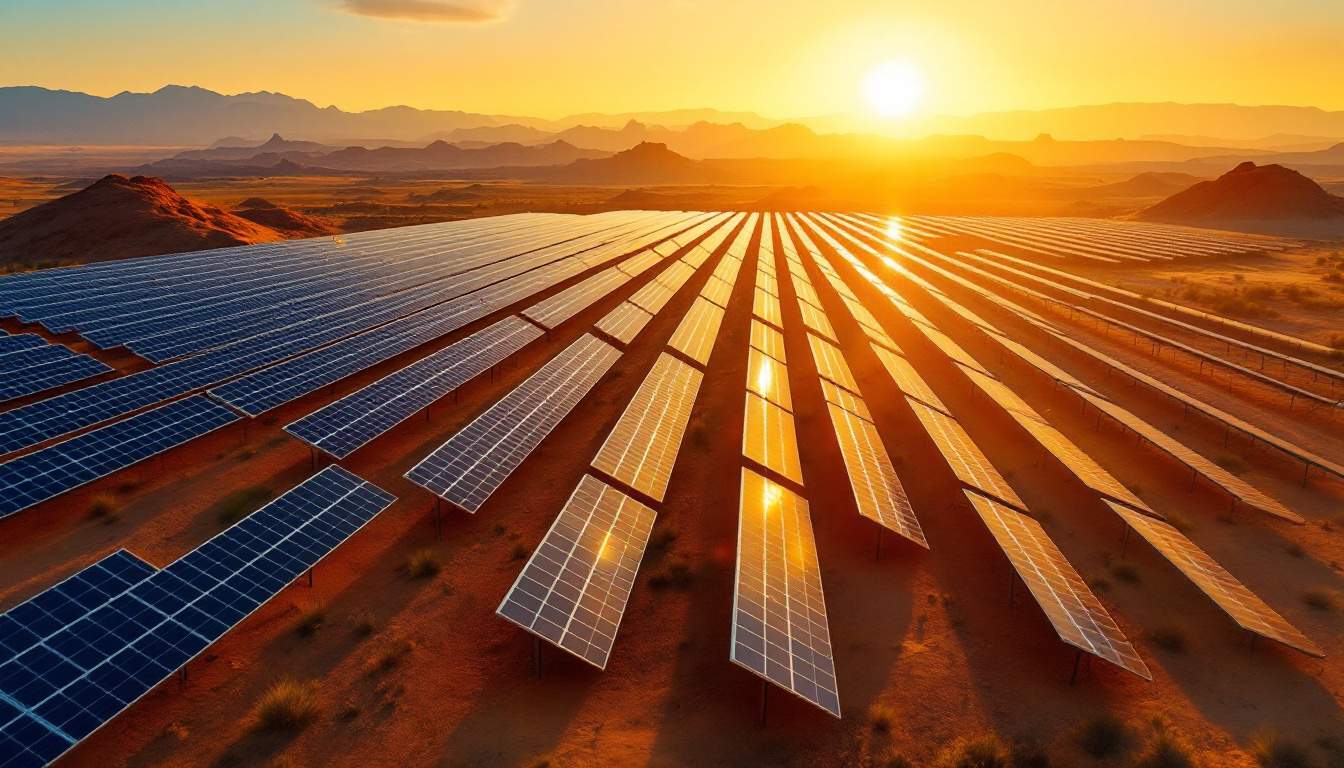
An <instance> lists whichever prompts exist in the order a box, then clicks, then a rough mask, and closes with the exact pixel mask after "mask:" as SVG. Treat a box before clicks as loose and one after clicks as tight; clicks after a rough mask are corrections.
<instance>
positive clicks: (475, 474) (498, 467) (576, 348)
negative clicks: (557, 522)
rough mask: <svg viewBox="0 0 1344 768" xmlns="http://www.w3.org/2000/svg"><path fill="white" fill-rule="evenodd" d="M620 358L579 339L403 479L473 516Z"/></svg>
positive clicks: (587, 338)
mask: <svg viewBox="0 0 1344 768" xmlns="http://www.w3.org/2000/svg"><path fill="white" fill-rule="evenodd" d="M620 356H621V353H620V352H619V351H618V350H617V349H616V348H615V347H613V346H611V345H610V344H607V343H606V342H604V341H599V340H598V339H597V337H595V336H591V335H588V334H585V335H584V336H582V337H581V338H579V339H578V340H577V341H575V342H574V343H573V344H570V345H569V346H568V347H566V348H565V349H564V350H563V351H561V352H560V353H559V354H558V355H556V356H555V357H553V358H551V360H550V361H549V362H547V363H546V364H545V365H544V366H542V367H541V368H540V369H539V370H538V371H537V372H536V373H534V374H532V375H531V376H530V377H528V379H527V380H526V381H524V382H523V383H522V384H519V385H518V386H517V387H516V388H514V389H513V390H512V391H510V392H509V393H508V394H507V395H505V396H504V397H502V398H501V399H500V400H499V401H498V402H496V403H495V404H494V405H492V406H490V408H488V409H487V410H486V411H485V412H484V413H482V414H481V415H480V416H477V417H476V419H475V420H473V421H472V422H471V423H470V424H468V425H467V426H466V427H464V428H463V429H462V430H461V431H459V432H458V433H457V434H455V435H453V436H452V437H451V438H449V439H448V441H447V442H445V443H444V444H443V445H441V446H439V447H438V448H436V449H435V450H434V451H433V452H432V453H430V454H429V455H428V456H426V457H425V458H424V459H423V460H421V462H420V463H419V464H416V465H415V466H414V467H413V468H412V469H411V471H409V472H407V473H406V477H407V478H408V479H409V480H410V481H411V482H413V483H415V484H416V485H419V486H421V487H422V488H424V489H426V490H428V491H429V492H430V493H433V494H435V495H436V496H438V497H440V498H442V499H444V500H446V501H450V502H452V503H453V504H456V505H457V506H458V507H461V508H462V509H464V510H466V511H468V512H473V513H474V512H476V511H478V510H479V509H480V508H481V505H482V504H484V503H485V501H486V499H488V498H489V497H490V494H492V493H494V492H495V489H497V488H499V486H500V485H502V484H503V483H504V480H505V479H507V478H508V476H509V474H510V473H512V472H513V470H514V469H516V468H517V467H518V465H519V464H521V463H523V460H524V459H526V458H527V457H528V455H529V454H531V453H532V450H533V449H535V448H536V447H537V445H539V444H540V443H541V441H542V440H544V439H545V438H546V436H547V435H548V434H550V432H551V430H552V429H554V428H555V426H556V425H557V424H559V423H560V421H561V420H562V419H564V418H565V416H566V415H568V414H569V412H570V411H571V410H573V408H574V406H575V405H578V402H579V401H580V400H582V399H583V396H584V395H586V394H588V391H589V390H590V389H592V388H593V386H594V385H595V384H597V381H598V379H601V378H602V376H603V375H604V374H606V372H607V371H608V370H609V369H610V368H611V366H612V365H613V364H614V363H615V362H616V359H617V358H619V357H620Z"/></svg>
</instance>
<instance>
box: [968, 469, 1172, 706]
mask: <svg viewBox="0 0 1344 768" xmlns="http://www.w3.org/2000/svg"><path fill="white" fill-rule="evenodd" d="M965 494H966V498H967V499H969V500H970V502H971V506H973V507H975V511H976V513H977V514H979V515H980V519H981V520H984V522H985V525H986V526H987V527H988V528H989V532H990V534H991V535H993V537H994V540H995V541H996V542H998V545H999V547H1000V548H1001V549H1002V550H1003V552H1004V554H1006V555H1007V556H1008V561H1009V562H1010V563H1012V565H1013V570H1015V571H1017V575H1018V576H1020V577H1022V581H1023V582H1024V583H1025V584H1026V585H1027V589H1028V590H1029V591H1030V592H1031V594H1032V597H1034V598H1036V602H1037V603H1038V604H1039V605H1040V606H1041V610H1043V611H1045V616H1046V618H1047V619H1049V620H1050V624H1051V625H1052V626H1053V627H1054V628H1055V631H1056V632H1057V633H1059V638H1060V639H1061V640H1063V641H1064V642H1066V643H1068V644H1069V645H1072V646H1073V647H1075V648H1078V649H1080V650H1082V651H1085V652H1087V653H1090V654H1092V655H1094V656H1097V657H1099V658H1102V659H1105V660H1106V661H1109V662H1111V663H1112V664H1114V665H1116V666H1118V667H1120V668H1122V669H1126V670H1128V671H1130V672H1133V673H1134V674H1136V675H1138V676H1139V677H1142V678H1143V679H1145V680H1152V679H1153V676H1152V673H1150V672H1149V671H1148V665H1146V664H1144V663H1143V659H1141V658H1139V654H1138V652H1137V651H1135V650H1134V646H1133V645H1131V644H1130V642H1129V641H1128V640H1126V639H1125V635H1124V633H1123V632H1121V631H1120V628H1119V627H1118V626H1116V623H1115V620H1114V619H1112V618H1111V616H1110V614H1109V613H1107V612H1106V608H1105V607H1103V606H1102V604H1101V601H1100V600H1098V599H1097V597H1096V595H1094V594H1092V591H1091V590H1090V589H1088V588H1087V584H1086V583H1085V582H1084V581H1083V577H1082V576H1079V575H1078V572H1077V571H1075V570H1074V569H1073V566H1072V565H1070V564H1069V561H1068V560H1067V559H1065V557H1064V553H1062V552H1060V551H1059V548H1058V547H1056V546H1055V543H1054V542H1053V541H1051V540H1050V537H1049V536H1048V535H1047V534H1046V532H1045V531H1044V530H1043V529H1042V528H1041V526H1040V523H1037V522H1036V521H1035V520H1033V519H1032V518H1031V517H1030V516H1028V515H1026V514H1023V513H1022V512H1019V511H1017V510H1015V509H1012V508H1010V507H1007V506H1004V505H1003V504H1000V503H998V502H995V501H992V500H990V499H988V498H986V497H984V496H981V495H980V494H978V493H974V492H972V491H965Z"/></svg>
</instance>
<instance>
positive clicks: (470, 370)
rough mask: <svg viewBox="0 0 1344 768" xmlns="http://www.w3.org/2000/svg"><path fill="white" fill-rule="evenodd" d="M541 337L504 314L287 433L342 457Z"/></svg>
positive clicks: (292, 426)
mask: <svg viewBox="0 0 1344 768" xmlns="http://www.w3.org/2000/svg"><path fill="white" fill-rule="evenodd" d="M541 336H542V332H541V331H540V330H539V329H538V328H537V327H536V326H534V325H532V324H531V323H528V322H525V321H523V320H521V319H519V318H517V317H512V316H510V317H506V318H504V319H503V320H500V321H499V322H497V323H495V324H493V325H491V326H489V327H487V328H483V329H481V330H480V331H477V332H476V333H473V334H472V335H470V336H468V337H467V338H465V339H463V340H461V341H459V342H456V343H454V344H450V345H448V346H447V347H444V348H443V349H441V350H439V351H438V352H435V353H433V354H431V355H428V356H427V357H424V358H421V359H420V360H417V361H416V362H414V363H411V364H410V365H408V366H406V367H405V368H402V369H401V370H399V371H396V372H395V373H391V374H388V375H387V376H384V377H383V378H381V379H379V380H378V381H376V382H374V383H372V384H370V385H368V386H367V387H364V388H363V389H360V390H359V391H357V392H353V393H351V394H349V395H346V396H345V397H343V398H341V399H339V400H335V401H333V402H332V403H330V404H328V405H326V406H323V407H322V408H319V409H318V410H316V411H314V412H312V413H310V414H308V415H307V416H304V417H303V418H301V419H298V420H296V421H294V422H292V423H290V424H288V425H287V426H286V427H285V431H286V432H289V433H290V434H292V435H294V436H295V437H297V438H299V439H300V440H303V441H304V442H306V443H308V444H309V445H312V446H313V447H314V448H318V449H320V450H322V451H324V452H326V453H328V454H330V455H332V456H335V457H336V458H338V459H344V458H345V457H347V456H349V455H350V454H352V453H354V452H355V451H356V450H358V449H359V448H360V447H362V446H364V445H366V444H368V443H369V442H370V441H372V440H373V439H375V438H377V437H378V436H380V435H382V434H384V433H385V432H387V431H388V430H390V429H392V428H393V427H395V426H396V425H398V424H400V423H401V422H403V421H405V420H406V419H408V418H410V417H411V416H412V415H414V414H416V413H418V412H420V411H421V410H423V409H424V408H427V407H428V406H429V405H430V404H432V403H434V402H435V401H436V400H438V399H440V398H442V397H443V396H445V395H447V394H448V393H449V392H452V391H453V390H455V389H457V388H458V387H460V386H462V385H463V384H465V383H467V382H468V381H471V380H472V379H473V378H475V377H477V376H479V375H481V374H482V373H484V372H485V371H487V370H489V369H490V368H491V367H492V366H494V365H497V364H499V363H500V362H502V361H503V360H504V359H506V358H507V357H509V356H510V355H512V354H513V353H514V352H517V351H518V350H519V349H522V348H523V347H524V346H526V345H527V344H528V343H529V342H531V341H534V340H535V339H538V338H540V337H541Z"/></svg>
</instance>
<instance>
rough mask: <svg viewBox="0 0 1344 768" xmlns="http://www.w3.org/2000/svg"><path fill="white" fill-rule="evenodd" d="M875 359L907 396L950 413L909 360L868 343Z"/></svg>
mask: <svg viewBox="0 0 1344 768" xmlns="http://www.w3.org/2000/svg"><path fill="white" fill-rule="evenodd" d="M869 346H871V347H872V348H873V352H874V353H875V354H876V355H877V359H878V360H880V361H882V367H884V368H886V369H887V373H888V374H889V375H890V376H891V380H892V381H894V382H896V386H897V387H898V388H899V389H900V390H901V391H902V392H904V393H905V394H906V396H907V397H913V398H914V399H916V400H919V401H921V402H923V403H924V404H925V405H929V406H932V407H934V408H937V409H938V410H940V411H942V412H943V413H946V414H949V415H950V414H951V411H949V410H948V407H947V406H946V405H943V401H942V400H939V399H938V395H936V394H934V393H933V389H932V388H930V387H929V385H928V383H926V382H925V381H924V378H923V377H922V376H920V375H919V373H917V372H916V371H915V367H914V366H913V365H911V364H910V361H909V360H906V359H905V358H904V357H901V356H900V355H898V354H896V353H895V352H892V351H891V350H888V349H886V348H885V347H881V346H878V345H876V344H870V345H869Z"/></svg>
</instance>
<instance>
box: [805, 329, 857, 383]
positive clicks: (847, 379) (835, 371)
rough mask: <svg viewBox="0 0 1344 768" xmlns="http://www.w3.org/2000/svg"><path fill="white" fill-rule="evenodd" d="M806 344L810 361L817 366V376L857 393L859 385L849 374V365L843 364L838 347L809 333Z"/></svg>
mask: <svg viewBox="0 0 1344 768" xmlns="http://www.w3.org/2000/svg"><path fill="white" fill-rule="evenodd" d="M807 344H808V346H809V347H811V349H812V360H813V362H815V363H816V365H817V373H818V374H819V375H821V376H823V377H825V378H827V379H830V380H831V381H832V382H834V383H836V384H839V385H840V386H842V387H844V388H845V389H848V390H849V391H851V392H854V393H858V391H859V383H858V382H857V381H855V380H854V374H853V373H850V370H849V364H848V363H846V362H845V356H844V355H843V354H842V353H841V352H840V348H839V347H837V346H835V345H834V344H832V343H830V342H829V341H826V340H825V339H823V338H821V337H820V336H813V335H812V334H810V333H809V334H807Z"/></svg>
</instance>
